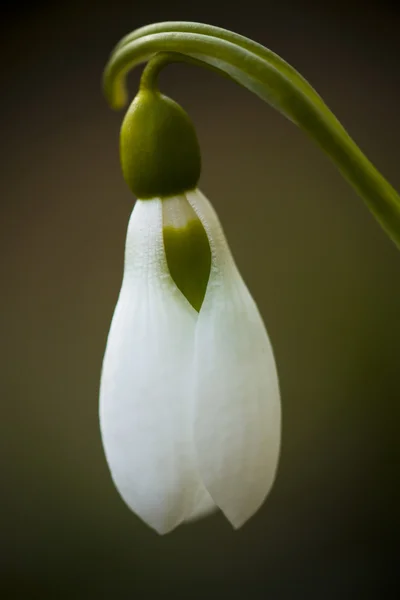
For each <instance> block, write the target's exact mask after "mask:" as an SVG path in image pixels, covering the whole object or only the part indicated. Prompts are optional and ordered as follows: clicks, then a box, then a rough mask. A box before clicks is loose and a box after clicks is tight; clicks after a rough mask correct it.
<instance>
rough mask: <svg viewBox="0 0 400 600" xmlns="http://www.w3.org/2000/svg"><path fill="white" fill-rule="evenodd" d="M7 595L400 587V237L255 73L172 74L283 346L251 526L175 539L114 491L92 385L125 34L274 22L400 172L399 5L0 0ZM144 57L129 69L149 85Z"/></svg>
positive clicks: (105, 278) (288, 49)
mask: <svg viewBox="0 0 400 600" xmlns="http://www.w3.org/2000/svg"><path fill="white" fill-rule="evenodd" d="M2 18H3V23H2V29H3V31H2V36H1V43H2V46H3V48H2V49H3V58H2V90H1V97H0V98H1V99H0V102H1V112H0V120H1V122H0V127H1V128H0V131H1V175H0V192H1V193H0V202H1V235H0V245H1V262H0V269H1V296H0V303H1V311H0V319H1V350H0V361H1V363H0V364H1V379H0V401H1V436H0V443H1V453H0V461H1V472H0V475H1V495H0V499H1V500H0V503H1V504H0V505H1V511H0V520H1V522H0V588H4V590H3V595H1V592H0V597H2V598H5V599H6V600H8V599H14V598H18V599H29V600H31V599H36V598H38V599H40V600H42V599H43V600H47V599H58V598H62V599H64V598H68V599H71V600H75V599H85V600H86V599H88V600H91V599H92V598H93V599H103V598H104V599H106V598H107V599H108V600H120V599H131V598H144V599H147V598H165V597H166V595H167V594H168V595H171V596H172V597H186V598H191V597H197V595H199V596H202V597H206V598H214V597H215V598H222V597H225V596H228V597H232V598H246V599H247V598H250V599H253V598H254V599H259V598H267V599H269V600H275V599H277V600H281V599H283V600H286V599H292V598H293V599H296V600H297V599H299V598H300V599H302V598H305V599H314V598H315V599H331V598H332V599H337V598H340V599H347V598H349V599H350V598H362V599H364V598H377V599H381V598H386V597H395V592H394V589H395V588H396V587H397V588H399V577H398V572H397V570H398V559H399V533H400V527H399V525H400V523H399V519H400V517H399V494H398V490H399V477H400V473H399V420H400V419H399V417H400V414H399V413H400V411H399V398H400V377H399V363H400V341H399V340H400V318H399V314H400V252H399V251H398V250H397V249H396V248H395V246H394V245H393V244H392V243H391V242H390V241H389V239H388V238H387V237H386V236H385V234H384V233H383V231H382V230H381V229H380V228H379V226H378V225H377V223H376V222H375V221H374V219H373V217H372V216H371V215H370V214H369V212H368V211H367V209H366V208H365V206H364V205H363V202H362V201H361V200H360V199H359V198H358V197H357V196H356V194H355V193H354V192H353V190H352V189H350V188H349V186H348V185H347V183H346V182H345V181H344V180H343V179H342V178H341V176H340V175H339V174H338V172H337V171H336V170H335V168H334V167H333V165H332V164H331V163H330V161H329V160H328V159H327V158H326V157H325V156H324V155H323V154H322V153H321V151H320V150H319V149H318V148H317V147H316V146H314V144H313V143H312V142H311V141H310V140H309V139H307V138H306V137H305V135H304V134H303V133H301V132H300V131H299V130H297V129H296V128H295V126H294V125H292V124H291V123H289V122H287V121H285V120H284V119H283V118H282V117H281V116H280V115H279V114H278V113H276V112H275V111H273V110H272V109H271V108H269V107H268V106H266V105H264V104H263V103H262V102H261V101H260V100H258V99H257V98H255V97H252V96H251V95H250V94H249V92H247V91H246V90H242V89H241V88H239V87H236V86H235V85H234V84H233V83H231V82H228V81H225V80H222V79H219V78H218V77H217V75H215V74H213V73H209V72H207V71H201V70H199V69H196V68H194V67H189V66H185V65H174V66H170V67H168V69H166V70H165V71H164V73H163V74H162V77H161V85H162V91H163V92H164V93H167V94H168V95H170V96H172V97H173V98H174V99H175V100H177V101H178V102H180V103H181V105H182V106H183V107H184V108H185V109H186V110H187V111H188V112H189V114H190V116H191V117H192V119H193V121H194V123H195V125H196V128H197V132H198V135H199V139H200V143H201V148H202V155H203V174H202V178H201V188H202V190H203V191H204V192H205V193H206V195H208V197H209V198H210V199H211V200H212V202H213V203H214V206H215V207H216V209H217V211H218V213H219V215H220V217H221V220H222V222H223V225H224V227H225V231H226V234H227V237H228V239H229V242H230V245H231V248H232V250H233V252H234V255H235V257H236V260H237V263H238V265H239V267H240V269H241V272H242V274H243V276H244V278H245V280H246V281H247V283H248V285H249V287H250V289H251V291H252V293H253V295H254V297H255V298H256V300H257V302H258V304H259V307H260V309H261V312H262V314H263V316H264V318H265V321H266V324H267V328H268V331H269V333H270V337H271V340H272V343H273V346H274V349H275V353H276V359H277V364H278V368H279V375H280V381H281V391H282V405H283V446H282V455H281V461H280V466H279V472H278V477H277V480H276V484H275V486H274V488H273V491H272V492H271V494H270V496H269V498H268V500H267V502H266V503H265V504H264V506H263V507H262V509H261V510H260V511H259V513H258V514H257V515H256V516H254V517H253V519H251V520H250V521H249V522H248V523H247V524H246V525H245V526H244V527H243V528H242V529H241V530H239V531H237V532H235V531H233V530H232V529H231V527H230V525H229V524H228V522H227V521H226V520H225V519H224V517H223V516H221V515H217V516H213V517H210V518H208V519H207V520H204V521H200V522H198V523H196V524H192V525H190V526H183V527H180V528H179V529H177V530H176V531H175V532H173V533H172V534H170V535H168V536H166V537H159V536H158V535H157V534H155V533H154V532H152V531H151V530H150V529H149V528H148V527H147V526H145V525H144V524H143V523H142V522H141V521H140V520H139V519H138V518H136V517H135V516H134V515H133V514H132V513H131V512H130V511H129V510H128V509H127V508H126V507H125V505H124V504H123V502H122V500H121V499H120V498H119V496H118V494H117V492H116V490H115V489H114V487H113V485H112V482H111V479H110V477H109V473H108V470H107V467H106V464H105V460H104V456H103V451H102V447H101V440H100V435H99V428H98V417H97V403H98V391H99V376H100V369H101V362H102V357H103V352H104V347H105V343H106V337H107V333H108V329H109V325H110V319H111V316H112V313H113V309H114V306H115V302H116V300H117V296H118V292H119V287H120V283H121V276H122V266H123V249H124V241H125V233H126V227H127V222H128V218H129V214H130V211H131V209H132V205H133V200H134V199H133V197H132V196H131V194H130V192H129V190H128V188H127V186H126V185H125V183H124V181H123V178H122V174H121V169H120V165H119V156H118V135H119V127H120V124H121V122H122V118H123V114H122V113H113V112H111V111H110V110H109V109H108V107H107V105H106V103H105V101H104V99H103V97H102V94H101V88H100V81H101V74H102V69H103V66H104V64H105V62H106V60H107V57H108V54H109V52H110V51H111V49H112V47H113V45H114V44H115V43H116V42H117V41H118V40H119V39H120V37H122V36H123V35H124V34H125V33H128V32H129V31H130V30H132V29H135V28H136V27H139V26H141V25H144V24H146V23H149V22H153V21H160V20H172V19H182V20H198V21H204V22H211V23H213V24H215V25H221V26H224V27H228V28H231V29H234V30H236V31H238V32H240V33H243V34H245V35H247V36H250V37H253V38H254V39H256V40H258V41H260V42H262V43H264V44H265V45H267V46H268V47H270V48H272V49H273V50H275V51H276V52H278V53H279V54H280V55H281V56H283V57H284V58H285V59H286V60H288V61H289V62H290V63H292V64H293V65H294V66H295V67H296V68H298V70H299V71H300V72H301V73H302V74H303V75H304V76H305V77H307V79H308V80H309V81H310V82H311V83H312V84H313V85H314V87H315V88H316V89H317V90H318V92H319V93H320V94H321V95H322V96H323V98H324V99H325V100H326V102H327V103H328V105H329V106H330V107H331V109H332V110H333V111H334V112H335V114H336V115H337V116H338V117H339V119H340V120H341V121H342V123H343V124H344V125H345V127H346V128H347V129H348V130H349V132H350V133H351V135H352V136H353V137H354V138H355V139H356V141H357V142H358V143H359V145H360V146H361V148H362V149H363V150H364V151H365V152H366V154H367V155H368V157H369V158H370V159H371V160H372V161H373V162H374V163H375V164H376V165H377V167H378V168H379V169H380V170H381V171H382V172H383V174H384V175H385V176H386V177H387V178H388V179H389V181H390V182H391V183H392V184H393V185H394V186H395V187H396V188H397V189H400V171H399V150H398V148H399V139H400V119H399V101H400V86H399V83H400V80H399V69H398V58H397V56H398V54H399V50H400V41H399V36H398V30H399V25H400V21H399V16H398V13H397V12H395V11H394V10H392V9H390V8H389V5H388V4H387V3H382V2H381V3H378V2H376V3H372V4H365V3H361V2H351V1H349V2H346V3H337V2H336V3H334V2H333V1H332V2H328V3H325V4H320V3H311V2H310V3H301V2H297V3H296V2H289V1H288V0H283V1H282V2H281V3H272V2H269V1H265V2H258V3H257V2H255V1H254V0H253V1H252V0H248V1H246V2H244V3H241V5H237V6H236V5H234V4H230V3H228V2H227V3H226V4H225V3H222V2H218V1H215V2H212V3H211V2H209V1H207V2H205V3H204V2H198V3H192V4H190V3H188V2H177V1H176V2H168V3H167V2H165V3H161V2H156V3H151V2H146V3H144V5H139V4H138V3H137V2H133V1H132V2H130V3H128V2H117V1H116V2H114V3H112V2H109V3H108V4H107V3H101V2H100V3H99V2H97V3H95V2H86V3H85V2H81V3H78V2H72V3H71V2H69V3H58V4H56V3H54V4H43V3H41V4H36V5H35V4H34V3H31V4H30V5H27V4H24V3H18V4H15V5H14V4H13V5H11V7H10V12H9V13H8V15H7V17H5V15H2ZM139 74H140V73H139V71H137V72H136V73H135V74H133V75H132V76H131V77H130V88H131V90H132V94H133V93H135V90H136V89H137V85H138V81H139Z"/></svg>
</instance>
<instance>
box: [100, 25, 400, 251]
mask: <svg viewBox="0 0 400 600" xmlns="http://www.w3.org/2000/svg"><path fill="white" fill-rule="evenodd" d="M160 52H162V53H163V55H162V57H160V59H158V58H157V59H156V60H157V62H156V63H153V61H151V62H150V64H149V66H148V69H149V71H148V73H149V74H150V75H149V77H150V79H149V82H150V84H151V85H153V84H154V85H156V83H155V79H154V77H156V76H157V74H158V72H159V71H160V69H161V68H162V67H164V66H165V65H166V64H168V63H169V62H175V61H176V60H179V61H181V60H184V61H187V62H191V63H194V64H197V65H201V66H203V67H207V68H211V69H212V70H215V71H217V72H219V73H221V74H224V75H225V76H228V77H229V78H230V79H232V80H234V81H236V82H237V83H239V84H240V85H242V86H244V87H246V88H247V89H249V90H250V91H252V92H253V93H255V94H256V95H257V96H259V97H260V98H262V99H263V100H264V101H266V102H268V103H269V104H271V105H272V106H273V107H274V108H275V109H277V110H278V111H279V112H281V113H282V114H283V115H285V116H286V117H287V118H288V119H290V120H291V121H292V122H294V123H295V124H296V125H298V126H299V127H300V128H301V129H302V130H303V131H304V132H306V133H307V134H308V135H309V136H310V137H311V138H312V139H314V141H315V142H316V143H317V144H318V145H319V146H320V147H321V148H322V149H323V150H324V152H326V154H327V155H328V156H329V157H330V158H331V159H332V160H333V162H334V163H335V164H336V166H337V167H338V168H339V170H340V172H341V173H342V175H343V176H344V177H345V178H346V179H347V181H349V183H350V184H351V185H352V186H353V187H354V188H355V189H356V190H357V192H358V193H359V194H360V196H361V197H362V198H363V199H364V200H365V202H366V204H367V206H368V207H369V209H370V210H371V212H372V214H373V215H374V216H375V218H376V219H377V220H378V221H379V223H380V224H381V225H382V227H383V228H384V229H385V231H386V233H387V234H388V235H389V236H390V237H391V238H392V240H393V241H394V242H395V243H396V244H397V246H399V247H400V197H399V195H398V194H397V192H396V191H395V190H394V188H393V187H392V186H391V185H390V184H389V183H388V182H387V181H386V180H385V179H384V177H383V176H382V175H381V174H380V173H379V171H378V170H377V169H376V168H375V167H374V166H373V165H372V163H371V162H370V161H369V160H368V159H367V158H366V156H365V155H364V154H363V153H362V152H361V150H360V149H359V148H358V146H357V145H356V144H355V142H354V141H353V140H352V139H351V137H350V136H349V135H348V133H347V132H346V130H345V129H344V128H343V127H342V125H341V124H340V123H339V121H338V120H337V119H336V117H335V116H334V115H333V113H332V112H331V111H330V110H329V108H328V107H327V106H326V105H325V103H324V102H323V100H322V99H321V98H320V96H319V95H318V94H317V93H316V92H315V90H314V89H313V88H312V87H311V86H310V85H309V84H308V83H307V81H306V80H305V79H304V78H303V77H302V76H301V75H300V74H299V73H297V71H296V70H295V69H294V68H293V67H291V66H290V65H288V64H287V63H286V62H285V61H283V60H282V59H281V58H280V57H279V56H277V55H276V54H274V53H273V52H271V51H270V50H268V49H267V48H264V47H263V46H261V45H260V44H257V43H256V42H253V41H252V40H249V39H247V38H244V37H243V36H240V35H238V34H235V33H232V32H230V31H227V30H224V29H221V28H217V27H213V26H210V25H205V24H201V23H182V22H180V23H173V22H170V23H156V24H154V25H149V26H147V27H142V28H141V29H138V30H136V31H134V32H133V33H131V34H129V35H128V36H126V37H125V38H123V39H122V40H121V42H120V43H119V44H118V45H117V46H116V48H115V49H114V51H113V53H112V54H111V57H110V59H109V62H108V64H107V66H106V69H105V72H104V91H105V95H106V97H107V99H108V101H109V103H110V105H111V106H112V107H113V108H122V107H123V106H124V105H125V104H126V102H127V94H126V88H125V77H126V74H127V73H128V71H129V70H130V69H132V68H134V67H135V66H136V65H138V64H140V63H142V62H146V61H148V60H150V59H152V58H153V57H154V56H155V55H156V54H158V53H160ZM158 61H160V62H158ZM153 64H154V67H153ZM153 69H154V70H153ZM152 73H153V75H151V74H152ZM146 77H147V75H146ZM152 77H153V80H152V79H151V78H152ZM151 81H152V82H151ZM142 85H146V80H145V82H144V83H143V82H142Z"/></svg>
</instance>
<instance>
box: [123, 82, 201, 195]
mask: <svg viewBox="0 0 400 600" xmlns="http://www.w3.org/2000/svg"><path fill="white" fill-rule="evenodd" d="M120 152H121V164H122V171H123V174H124V178H125V181H126V182H127V184H128V185H129V187H130V189H131V190H132V192H133V193H134V194H135V196H137V197H138V198H141V199H146V198H160V197H165V196H172V195H174V194H180V193H182V192H185V191H187V190H190V189H194V188H195V187H196V185H197V182H198V180H199V177H200V171H201V158H200V148H199V143H198V141H197V136H196V131H195V129H194V127H193V125H192V123H191V121H190V119H189V117H188V115H187V114H186V113H185V111H184V110H183V109H182V108H181V107H180V106H179V104H177V103H176V102H174V101H173V100H171V99H170V98H167V97H166V96H163V95H162V94H160V93H159V92H157V91H155V90H148V89H141V90H140V91H139V93H138V95H137V96H136V98H135V99H134V100H133V102H132V104H131V106H130V107H129V110H128V112H127V114H126V116H125V119H124V122H123V124H122V128H121V139H120Z"/></svg>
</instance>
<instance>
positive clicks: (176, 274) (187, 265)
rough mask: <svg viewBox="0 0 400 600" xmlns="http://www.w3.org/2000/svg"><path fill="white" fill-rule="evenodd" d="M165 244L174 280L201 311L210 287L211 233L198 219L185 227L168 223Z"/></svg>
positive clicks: (165, 228) (195, 307)
mask: <svg viewBox="0 0 400 600" xmlns="http://www.w3.org/2000/svg"><path fill="white" fill-rule="evenodd" d="M163 235H164V247H165V254H166V257H167V263H168V268H169V271H170V273H171V277H172V279H173V280H174V281H175V283H176V285H177V287H178V288H179V289H180V291H181V292H182V294H183V295H184V296H185V298H186V299H187V300H188V301H189V302H190V304H191V305H192V306H193V308H194V309H195V310H197V312H199V311H200V308H201V305H202V303H203V300H204V296H205V293H206V289H207V283H208V278H209V276H210V268H211V250H210V244H209V242H208V238H207V234H206V232H205V231H204V228H203V225H202V224H201V222H200V221H199V220H198V219H194V220H191V221H189V222H188V223H187V224H186V225H185V226H183V227H173V226H171V225H167V226H164V228H163Z"/></svg>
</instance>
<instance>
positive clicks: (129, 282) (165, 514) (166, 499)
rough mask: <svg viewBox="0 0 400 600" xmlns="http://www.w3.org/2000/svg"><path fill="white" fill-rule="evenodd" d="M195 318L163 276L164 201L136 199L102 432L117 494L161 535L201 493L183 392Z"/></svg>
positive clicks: (108, 356)
mask: <svg viewBox="0 0 400 600" xmlns="http://www.w3.org/2000/svg"><path fill="white" fill-rule="evenodd" d="M196 319H197V313H196V311H195V310H194V309H193V308H192V307H191V306H190V304H189V303H188V302H187V300H186V299H185V298H184V296H183V295H182V294H181V292H180V291H179V290H178V289H177V287H176V286H175V284H174V282H173V280H172V279H171V276H170V274H169V271H168V267H167V264H166V258H165V252H164V245H163V238H162V204H161V200H158V199H153V200H146V201H140V200H138V201H137V202H136V205H135V208H134V210H133V213H132V216H131V219H130V223H129V227H128V234H127V243H126V258H125V272H124V279H123V284H122V289H121V293H120V296H119V299H118V303H117V306H116V309H115V313H114V317H113V321H112V325H111V329H110V333H109V337H108V342H107V348H106V353H105V357H104V363H103V371H102V379H101V390H100V427H101V433H102V439H103V445H104V450H105V454H106V458H107V461H108V464H109V467H110V471H111V475H112V478H113V480H114V483H115V485H116V487H117V489H118V490H119V492H120V494H121V496H122V498H123V499H124V500H125V502H126V503H127V504H128V506H129V507H130V508H131V509H132V510H133V511H134V512H135V513H137V514H138V515H139V516H140V517H141V518H142V519H143V520H144V521H146V522H147V523H148V524H149V525H150V526H151V527H153V528H154V529H155V530H157V531H158V532H159V533H166V532H168V531H170V530H171V529H173V528H174V527H176V525H178V524H179V523H180V522H181V521H183V520H184V519H185V517H186V516H189V515H191V514H192V513H193V510H194V508H195V503H196V502H197V495H198V493H199V491H198V490H199V488H200V489H202V485H201V484H200V482H199V479H198V477H197V474H196V471H195V469H194V466H193V440H192V436H191V429H190V418H191V415H190V410H191V406H190V404H191V402H190V400H191V399H190V397H189V392H188V390H189V386H190V384H191V376H192V364H193V345H194V334H195V324H196Z"/></svg>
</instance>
